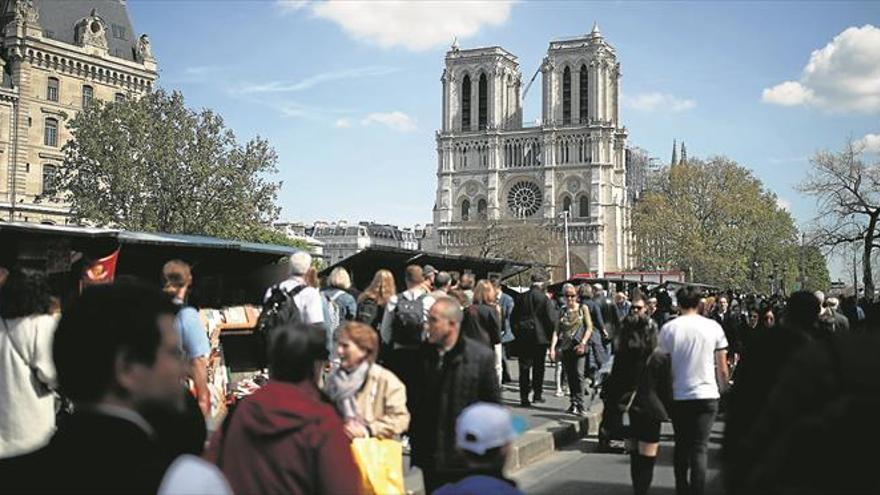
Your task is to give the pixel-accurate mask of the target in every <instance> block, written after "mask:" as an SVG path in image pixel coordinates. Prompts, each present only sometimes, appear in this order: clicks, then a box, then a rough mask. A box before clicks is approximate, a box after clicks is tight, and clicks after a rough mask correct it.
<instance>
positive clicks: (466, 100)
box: [461, 76, 471, 131]
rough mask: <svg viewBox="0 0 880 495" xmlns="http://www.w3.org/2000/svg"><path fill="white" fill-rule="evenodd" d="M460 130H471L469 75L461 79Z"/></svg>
mask: <svg viewBox="0 0 880 495" xmlns="http://www.w3.org/2000/svg"><path fill="white" fill-rule="evenodd" d="M461 130H463V131H469V130H471V76H464V79H463V80H462V81H461Z"/></svg>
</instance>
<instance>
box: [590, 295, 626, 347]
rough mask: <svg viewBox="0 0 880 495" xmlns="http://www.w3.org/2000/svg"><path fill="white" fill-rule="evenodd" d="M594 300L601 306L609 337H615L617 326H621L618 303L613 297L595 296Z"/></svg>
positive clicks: (600, 310)
mask: <svg viewBox="0 0 880 495" xmlns="http://www.w3.org/2000/svg"><path fill="white" fill-rule="evenodd" d="M593 301H594V302H595V303H596V306H597V307H598V308H599V313H601V314H602V322H603V323H604V328H605V332H606V333H607V334H608V337H609V338H611V339H613V338H614V337H615V336H616V335H617V327H618V326H620V315H619V313H618V312H617V305H615V304H614V301H612V300H611V299H609V298H607V297H603V296H597V297H595V298H593Z"/></svg>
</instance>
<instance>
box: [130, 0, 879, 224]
mask: <svg viewBox="0 0 880 495" xmlns="http://www.w3.org/2000/svg"><path fill="white" fill-rule="evenodd" d="M129 6H130V9H131V13H132V18H133V22H134V24H135V27H136V29H137V30H138V31H139V32H146V33H149V34H150V36H151V40H152V42H153V47H154V52H155V54H156V56H157V58H158V60H159V66H160V72H161V79H160V85H161V86H162V87H165V88H168V89H178V90H181V91H182V92H183V93H184V95H185V97H186V98H187V101H188V103H189V104H190V105H191V106H193V107H210V108H212V109H214V110H216V111H218V112H219V113H220V114H221V115H223V116H224V117H225V119H226V122H227V125H228V126H229V127H231V128H232V129H234V130H235V132H236V134H237V135H238V136H239V137H240V138H241V139H246V138H250V137H252V136H254V135H257V134H259V135H261V136H263V137H265V138H267V139H269V140H270V142H271V143H272V145H273V146H274V147H275V149H276V150H277V151H278V154H279V168H280V174H279V178H280V179H281V180H283V181H284V187H283V190H282V193H281V195H280V201H281V203H282V206H283V208H284V211H283V214H282V216H283V218H284V219H288V220H302V221H313V220H316V219H325V220H336V219H347V220H349V221H354V220H375V221H380V222H391V223H398V224H402V225H412V224H415V223H426V222H429V221H430V220H431V208H432V205H433V202H434V187H435V172H436V154H435V142H434V133H435V131H436V129H437V128H438V127H439V123H440V112H441V107H440V102H441V92H440V75H441V72H442V68H443V57H444V54H445V52H446V50H447V49H448V46H449V43H450V42H451V40H452V36H453V35H457V36H458V37H459V39H460V44H461V46H462V47H463V48H467V47H476V46H486V45H501V46H503V47H505V48H507V49H508V50H509V51H511V52H513V53H514V54H516V55H517V56H518V57H519V61H520V65H521V69H522V72H523V77H524V79H525V80H528V79H529V78H530V77H531V76H532V74H533V73H534V72H535V70H536V69H537V68H538V65H539V63H540V61H541V58H542V57H543V55H544V54H545V52H546V50H547V45H548V43H549V41H550V40H551V39H554V38H558V37H563V36H572V35H579V34H582V33H586V32H588V31H589V30H590V28H591V27H592V24H593V22H594V21H597V22H598V23H599V26H600V28H601V31H602V33H603V34H604V35H605V37H606V39H607V40H608V41H609V42H610V43H611V44H612V45H613V46H614V47H615V48H616V49H617V54H618V58H619V61H620V63H621V71H622V73H623V78H622V83H621V84H622V89H621V91H622V99H623V103H622V105H621V120H622V122H623V124H624V125H626V126H627V128H628V129H629V143H630V145H638V146H641V147H643V148H646V149H647V150H649V152H650V153H651V154H652V155H654V156H657V157H658V158H660V159H662V160H664V161H668V160H669V156H670V154H671V144H672V140H673V139H674V138H675V139H678V140H684V141H685V142H686V143H687V148H688V154H689V155H690V156H700V157H705V156H708V155H716V154H723V155H727V156H729V157H731V158H733V159H735V160H737V161H738V162H739V163H741V164H743V165H745V166H747V167H749V168H750V169H752V170H753V171H754V172H755V174H756V175H757V176H758V177H759V178H761V179H762V180H763V181H764V183H765V184H766V185H767V187H769V188H770V189H771V190H773V191H774V192H776V193H777V194H778V196H779V197H780V201H781V203H782V204H784V205H786V206H787V207H789V208H790V210H791V211H792V213H793V215H794V216H795V218H796V220H797V221H798V222H799V223H800V224H801V225H806V224H807V222H809V220H811V219H812V218H813V217H814V216H815V215H816V214H817V212H816V207H815V204H814V201H813V200H812V199H810V198H805V197H802V196H801V195H799V194H798V193H797V192H795V191H794V189H793V186H794V185H796V184H797V183H798V182H799V181H801V180H802V179H803V177H804V175H805V173H806V171H807V170H808V166H809V165H808V157H809V156H810V155H811V154H812V153H814V152H815V151H816V150H818V149H821V148H831V149H837V148H839V147H840V146H841V145H842V144H843V142H844V141H845V139H846V138H847V137H848V136H852V137H853V138H855V139H865V143H866V144H867V145H868V146H869V149H874V150H876V151H880V4H878V3H877V2H861V3H852V2H849V3H848V2H827V3H824V2H800V3H798V2H778V3H761V2H728V3H720V2H693V3H692V2H659V1H657V2H629V1H625V2H603V3H590V2H575V1H566V2H554V1H542V2H514V3H511V2H506V1H502V0H496V1H491V2H486V3H475V2H466V1H451V2H421V3H418V4H415V3H409V4H397V3H394V2H373V3H366V2H358V1H348V2H335V1H329V2H327V1H318V2H310V1H298V0H296V1H276V0H264V1H231V0H225V1H210V0H200V1H189V0H173V1H171V0H130V2H129ZM875 26H876V27H875ZM850 28H852V29H850ZM814 51H819V52H816V53H815V54H814ZM524 113H525V119H526V120H527V121H533V120H535V119H536V118H538V117H539V116H540V77H539V80H538V81H536V82H535V86H534V87H533V89H532V91H530V93H529V95H528V97H527V98H526V100H525V112H524ZM875 156H876V155H875Z"/></svg>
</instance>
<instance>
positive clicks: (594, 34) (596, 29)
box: [590, 21, 602, 38]
mask: <svg viewBox="0 0 880 495" xmlns="http://www.w3.org/2000/svg"><path fill="white" fill-rule="evenodd" d="M590 37H592V38H601V37H602V33H601V32H599V21H593V30H592V31H590Z"/></svg>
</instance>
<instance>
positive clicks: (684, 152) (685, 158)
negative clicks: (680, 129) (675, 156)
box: [678, 141, 688, 163]
mask: <svg viewBox="0 0 880 495" xmlns="http://www.w3.org/2000/svg"><path fill="white" fill-rule="evenodd" d="M687 161H688V152H687V148H685V146H684V141H682V142H681V160H680V161H679V162H678V163H687Z"/></svg>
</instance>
